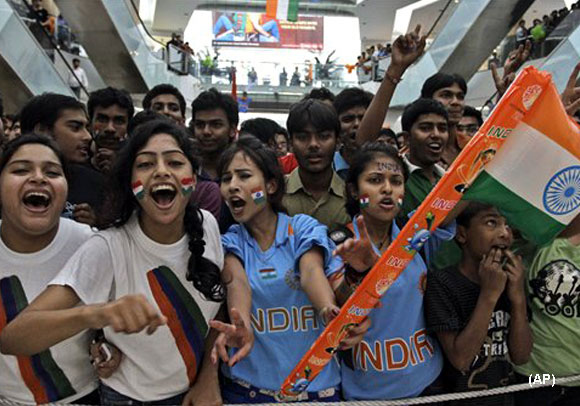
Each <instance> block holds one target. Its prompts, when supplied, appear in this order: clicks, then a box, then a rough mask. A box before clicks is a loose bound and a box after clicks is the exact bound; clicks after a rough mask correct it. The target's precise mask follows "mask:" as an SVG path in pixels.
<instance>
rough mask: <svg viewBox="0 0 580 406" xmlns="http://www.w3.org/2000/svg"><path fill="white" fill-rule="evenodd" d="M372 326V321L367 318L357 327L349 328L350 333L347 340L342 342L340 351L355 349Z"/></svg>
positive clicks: (346, 337)
mask: <svg viewBox="0 0 580 406" xmlns="http://www.w3.org/2000/svg"><path fill="white" fill-rule="evenodd" d="M370 326H371V321H370V319H369V318H368V317H367V318H365V319H364V320H363V321H362V322H360V323H359V324H358V325H357V326H352V327H349V329H348V333H347V335H346V336H345V338H344V339H343V340H342V341H341V342H340V345H339V349H340V350H346V349H349V348H352V347H354V346H355V345H357V344H358V343H360V342H361V341H362V339H363V337H364V335H365V334H366V332H367V331H368V329H369V328H370Z"/></svg>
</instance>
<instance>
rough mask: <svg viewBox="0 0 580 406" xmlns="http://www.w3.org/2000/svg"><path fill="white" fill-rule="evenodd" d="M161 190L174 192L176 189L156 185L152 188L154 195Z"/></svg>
mask: <svg viewBox="0 0 580 406" xmlns="http://www.w3.org/2000/svg"><path fill="white" fill-rule="evenodd" d="M160 190H170V191H172V192H174V191H175V187H173V185H155V186H153V187H152V188H151V192H152V193H155V192H159V191H160Z"/></svg>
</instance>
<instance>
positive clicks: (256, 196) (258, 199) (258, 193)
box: [252, 187, 266, 204]
mask: <svg viewBox="0 0 580 406" xmlns="http://www.w3.org/2000/svg"><path fill="white" fill-rule="evenodd" d="M252 199H253V200H254V203H256V204H264V203H266V195H265V194H264V191H263V190H262V189H260V188H259V187H258V188H255V189H252Z"/></svg>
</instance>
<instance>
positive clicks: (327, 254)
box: [292, 214, 342, 276]
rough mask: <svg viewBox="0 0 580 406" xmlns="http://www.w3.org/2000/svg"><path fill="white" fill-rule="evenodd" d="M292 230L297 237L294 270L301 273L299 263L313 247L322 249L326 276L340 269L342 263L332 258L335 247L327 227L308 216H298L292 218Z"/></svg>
mask: <svg viewBox="0 0 580 406" xmlns="http://www.w3.org/2000/svg"><path fill="white" fill-rule="evenodd" d="M292 229H293V230H294V236H295V251H294V256H295V258H296V266H295V268H294V269H295V270H296V272H298V273H299V272H300V270H299V268H298V261H299V260H300V258H301V257H302V255H304V253H306V252H307V251H308V250H310V249H311V248H312V247H320V248H321V249H322V252H323V256H324V273H325V274H326V276H330V275H332V274H334V273H336V272H337V271H338V270H339V269H340V267H341V266H342V261H340V259H337V258H334V257H333V256H332V252H333V251H334V249H335V245H334V243H333V242H332V240H331V239H330V238H329V237H328V230H327V228H326V226H325V225H323V224H321V223H319V222H318V220H316V219H314V218H312V217H310V216H307V215H306V214H298V215H296V216H294V217H292Z"/></svg>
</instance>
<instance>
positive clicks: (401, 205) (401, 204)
mask: <svg viewBox="0 0 580 406" xmlns="http://www.w3.org/2000/svg"><path fill="white" fill-rule="evenodd" d="M397 206H399V209H400V208H401V207H403V198H402V197H399V198H398V199H397Z"/></svg>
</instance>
